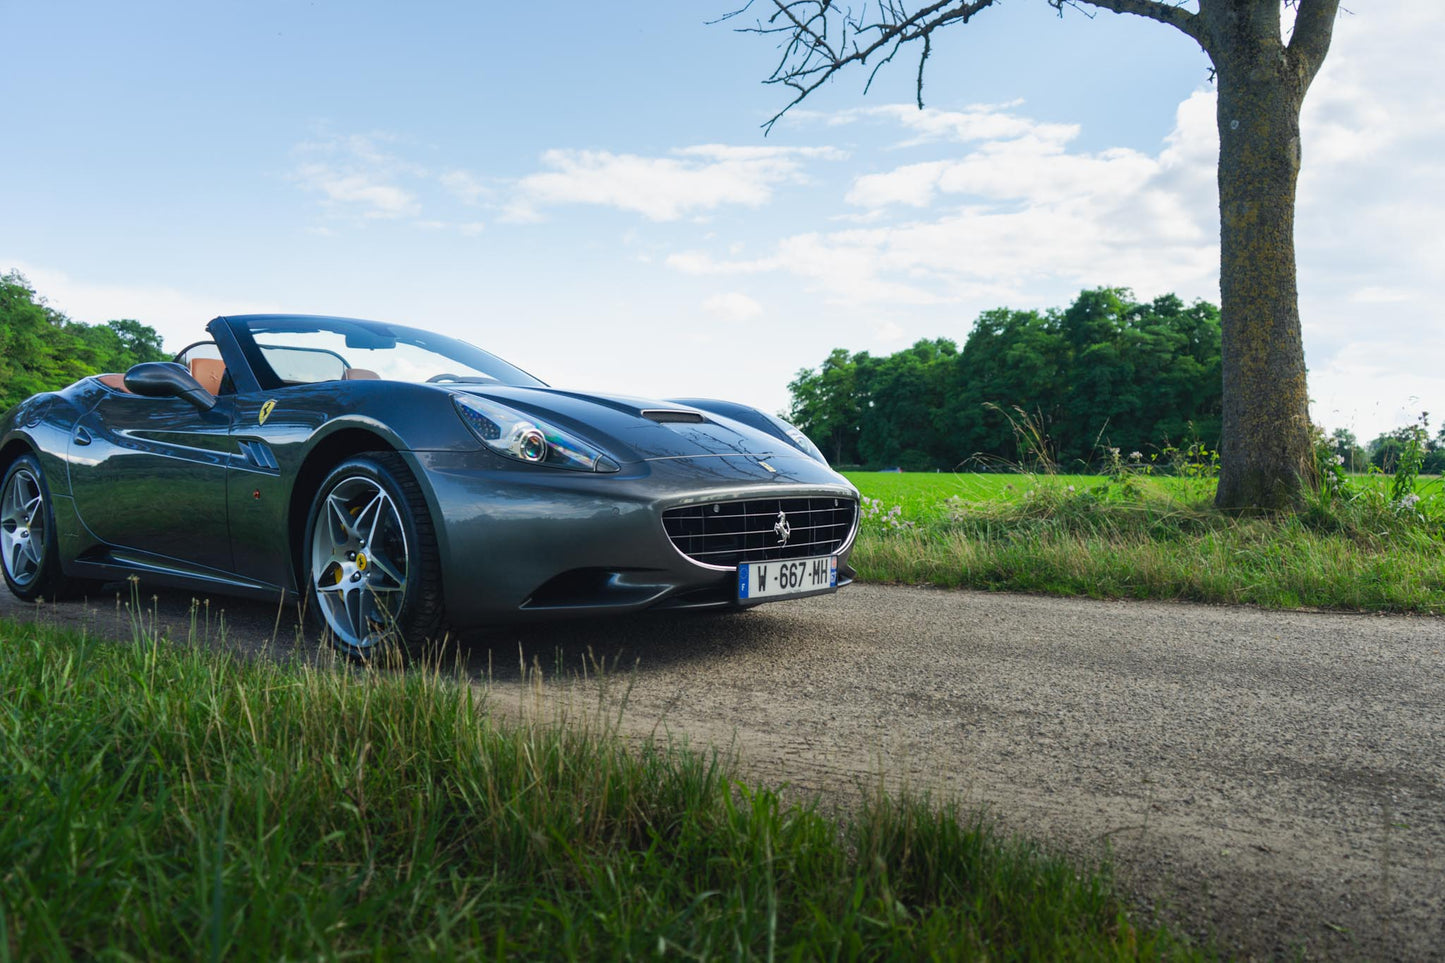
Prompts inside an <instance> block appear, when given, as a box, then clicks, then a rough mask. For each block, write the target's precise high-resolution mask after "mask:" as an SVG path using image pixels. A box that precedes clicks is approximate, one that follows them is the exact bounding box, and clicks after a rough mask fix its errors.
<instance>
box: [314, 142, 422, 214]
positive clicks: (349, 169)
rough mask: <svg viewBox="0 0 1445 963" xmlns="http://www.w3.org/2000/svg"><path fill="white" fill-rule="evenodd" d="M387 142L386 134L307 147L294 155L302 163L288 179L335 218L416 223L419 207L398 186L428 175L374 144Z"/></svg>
mask: <svg viewBox="0 0 1445 963" xmlns="http://www.w3.org/2000/svg"><path fill="white" fill-rule="evenodd" d="M390 140H392V138H391V137H390V136H389V135H386V134H350V135H344V136H328V137H322V138H320V139H317V140H310V141H305V142H303V143H301V144H298V145H297V146H296V148H295V149H294V151H293V153H295V154H297V155H299V156H300V157H302V158H305V159H304V160H303V161H302V162H301V163H299V164H298V165H297V166H296V168H295V170H294V171H293V172H292V178H293V179H294V180H295V181H296V182H297V183H299V184H300V185H301V186H302V187H303V188H305V189H307V190H310V191H314V192H316V193H319V194H321V195H322V197H323V198H324V204H325V205H326V207H327V208H328V209H329V210H330V211H332V212H333V213H337V214H345V215H348V216H355V217H361V218H365V219H395V218H401V217H415V216H416V215H418V214H419V213H420V212H421V204H420V202H419V201H418V200H417V196H416V194H415V193H414V192H413V191H411V190H408V189H407V188H405V187H402V186H400V185H399V184H398V181H400V180H401V179H403V178H417V177H424V176H425V175H426V170H425V169H424V168H422V167H420V166H418V165H416V164H413V163H411V162H409V161H406V160H404V159H402V158H400V157H397V156H395V155H394V154H391V153H388V152H387V151H385V150H383V149H382V148H381V147H380V146H379V144H378V142H379V141H390Z"/></svg>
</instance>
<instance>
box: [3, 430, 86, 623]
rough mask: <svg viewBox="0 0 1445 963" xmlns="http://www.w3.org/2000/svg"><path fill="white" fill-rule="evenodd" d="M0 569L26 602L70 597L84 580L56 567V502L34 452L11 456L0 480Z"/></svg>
mask: <svg viewBox="0 0 1445 963" xmlns="http://www.w3.org/2000/svg"><path fill="white" fill-rule="evenodd" d="M0 569H3V570H4V573H5V584H6V585H7V586H9V588H10V591H11V592H13V593H14V594H15V595H16V597H18V598H21V599H23V600H25V601H26V602H33V601H35V600H36V599H50V600H51V601H55V600H58V599H64V598H69V597H71V596H72V595H74V594H76V591H77V590H78V589H79V587H80V586H81V585H82V584H84V583H81V582H79V581H74V580H71V579H68V578H66V577H65V572H64V571H63V570H62V569H61V567H60V544H59V538H58V537H57V532H56V530H55V507H54V502H53V501H52V499H51V496H50V486H49V485H47V484H46V482H45V472H44V471H43V470H42V469H41V468H40V462H39V461H38V460H36V458H35V456H34V455H29V454H27V455H21V456H20V457H19V458H17V459H15V461H14V462H13V463H12V464H11V465H10V467H9V468H8V469H7V470H6V471H5V480H4V481H3V482H0Z"/></svg>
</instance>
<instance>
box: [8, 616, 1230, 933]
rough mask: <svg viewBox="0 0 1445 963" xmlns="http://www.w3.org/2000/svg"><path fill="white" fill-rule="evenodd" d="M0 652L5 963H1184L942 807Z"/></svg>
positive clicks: (262, 664) (383, 703)
mask: <svg viewBox="0 0 1445 963" xmlns="http://www.w3.org/2000/svg"><path fill="white" fill-rule="evenodd" d="M0 653H3V657H0V813H3V814H4V818H3V819H0V960H65V959H114V960H148V961H152V960H171V959H175V960H197V959H209V960H220V959H223V958H225V959H242V960H275V959H321V960H340V959H354V958H367V959H399V958H406V959H439V960H440V959H445V960H453V959H483V958H485V959H524V960H535V959H547V960H593V959H642V958H676V959H715V958H727V959H769V960H772V959H790V960H821V959H832V960H857V959H938V960H953V959H1001V960H1052V959H1084V960H1095V959H1097V960H1122V959H1128V960H1135V959H1144V960H1153V959H1198V958H1201V957H1200V954H1199V953H1198V952H1197V951H1195V950H1192V949H1190V948H1189V947H1188V946H1187V945H1186V944H1184V943H1183V942H1182V941H1180V940H1178V939H1175V938H1173V937H1171V936H1170V934H1169V933H1168V932H1165V931H1162V930H1159V929H1156V928H1154V927H1152V926H1149V925H1145V924H1141V923H1139V922H1137V921H1134V920H1131V919H1130V917H1129V915H1128V913H1127V912H1126V911H1125V908H1124V904H1123V903H1122V902H1121V900H1120V898H1119V897H1118V895H1117V894H1116V893H1115V890H1114V888H1113V886H1112V884H1111V883H1110V881H1109V877H1108V875H1107V873H1106V872H1105V871H1101V870H1098V869H1095V868H1082V867H1079V866H1077V865H1075V864H1072V863H1069V862H1066V861H1064V860H1061V859H1057V858H1055V857H1052V856H1050V855H1048V854H1047V853H1045V852H1043V851H1042V850H1040V849H1039V848H1038V847H1037V846H1034V845H1032V844H1030V843H1027V842H1024V841H1021V840H1018V839H1014V838H1006V837H1004V836H1001V835H1000V834H998V833H996V832H995V831H993V830H992V829H991V828H990V827H989V825H988V824H986V823H985V822H982V821H981V820H980V819H978V818H976V817H974V816H971V815H969V814H967V813H964V812H961V811H960V810H958V809H956V808H954V807H952V806H948V805H944V806H932V805H930V804H929V803H928V801H927V800H924V799H918V798H911V799H909V798H898V797H888V796H884V795H881V794H880V795H874V796H871V797H869V798H865V799H864V801H863V802H862V805H861V808H859V809H858V810H857V811H856V812H851V813H849V814H848V815H846V816H837V815H832V814H827V813H824V812H822V811H820V809H819V808H818V807H817V806H816V805H813V804H808V803H798V802H790V801H787V800H786V799H785V798H784V797H783V796H781V795H779V793H778V792H776V791H774V790H772V789H769V788H767V787H760V786H756V785H751V784H749V783H747V782H745V781H742V780H740V779H739V777H738V775H737V774H736V773H735V772H734V771H733V770H732V769H731V768H730V767H729V766H728V765H727V764H726V763H725V762H724V761H722V760H721V759H719V758H718V757H717V756H716V755H708V754H699V753H694V752H686V751H682V750H679V749H677V748H675V747H672V746H669V745H666V744H662V743H658V742H647V743H645V744H641V745H636V744H625V743H624V742H623V741H622V740H621V739H620V738H619V737H618V735H617V734H616V732H615V731H614V729H613V728H612V725H613V724H614V723H611V722H609V721H608V720H605V719H604V720H599V719H576V718H572V719H553V720H549V721H543V722H539V723H534V724H504V723H501V722H499V721H497V720H496V719H494V718H493V717H491V716H490V715H489V714H488V712H487V707H486V704H485V701H484V700H482V699H481V698H479V696H478V695H477V692H476V690H475V689H474V688H473V687H472V686H470V685H467V684H466V683H465V681H463V680H458V679H454V678H452V677H450V676H449V675H448V674H447V673H444V672H438V671H435V670H429V669H427V668H425V667H415V666H414V667H412V668H411V669H410V670H408V671H406V672H404V673H393V672H386V671H360V670H356V669H351V668H348V667H345V666H340V667H338V666H320V667H318V666H313V665H282V664H278V663H276V662H273V661H269V660H264V659H261V660H255V661H243V660H240V659H237V658H234V657H228V656H225V655H219V654H217V653H215V652H214V651H211V650H207V649H205V648H202V647H198V646H191V645H186V644H179V645H172V644H170V643H166V642H157V641H155V640H153V639H150V638H146V637H144V635H143V634H139V633H138V637H137V639H136V641H135V642H134V643H130V644H113V643H100V642H96V641H94V640H92V639H87V638H84V637H82V636H79V635H76V634H71V633H67V632H63V631H59V630H56V629H53V628H48V627H41V626H35V625H23V626H22V625H16V624H10V623H5V622H0Z"/></svg>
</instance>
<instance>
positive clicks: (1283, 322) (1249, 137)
mask: <svg viewBox="0 0 1445 963" xmlns="http://www.w3.org/2000/svg"><path fill="white" fill-rule="evenodd" d="M1211 6H1212V7H1213V9H1212V10H1209V7H1211ZM1221 6H1223V7H1224V8H1225V9H1227V10H1228V12H1227V13H1223V12H1220V11H1221ZM1206 9H1207V10H1209V12H1210V13H1214V14H1215V15H1216V16H1217V17H1218V18H1219V19H1214V22H1213V23H1211V24H1210V28H1211V30H1210V32H1211V33H1212V34H1213V35H1214V36H1213V38H1212V39H1213V40H1214V41H1215V42H1214V43H1212V44H1210V48H1211V49H1210V54H1211V57H1212V59H1213V61H1214V66H1215V71H1216V77H1217V82H1218V87H1219V102H1218V103H1219V106H1218V123H1219V220H1220V266H1219V295H1220V315H1221V320H1222V324H1223V333H1224V338H1223V367H1224V402H1223V407H1224V411H1223V416H1224V419H1223V421H1224V423H1223V431H1222V435H1221V443H1220V449H1221V450H1220V453H1219V460H1220V477H1219V489H1218V492H1217V493H1216V495H1215V504H1216V505H1217V506H1219V507H1220V508H1223V509H1235V510H1238V509H1247V508H1256V509H1282V508H1288V507H1291V506H1293V505H1294V504H1296V503H1297V502H1298V501H1299V499H1300V496H1301V494H1302V492H1303V490H1304V488H1305V486H1308V485H1313V484H1314V483H1315V477H1314V476H1315V468H1314V458H1313V454H1312V451H1311V443H1310V422H1309V395H1308V393H1307V391H1306V388H1305V361H1304V341H1303V338H1302V335H1301V332H1300V316H1299V301H1298V296H1297V293H1296V285H1295V252H1294V209H1295V185H1296V181H1297V180H1298V177H1299V168H1300V134H1299V112H1300V105H1301V103H1302V102H1303V100H1304V92H1305V88H1306V87H1307V86H1308V84H1309V79H1310V77H1312V73H1313V72H1312V71H1311V72H1310V73H1309V75H1308V76H1305V75H1302V73H1301V71H1300V70H1299V68H1298V67H1297V66H1295V65H1294V64H1293V62H1292V58H1291V57H1290V56H1289V55H1288V53H1287V51H1286V50H1285V48H1284V46H1283V44H1282V43H1281V40H1280V33H1279V3H1278V0H1264V2H1259V0H1248V2H1243V3H1241V2H1237V0H1236V2H1232V3H1227V4H1225V5H1220V4H1217V3H1216V4H1212V5H1207V6H1206ZM1211 19H1213V18H1211ZM1271 21H1272V22H1271Z"/></svg>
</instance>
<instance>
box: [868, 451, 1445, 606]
mask: <svg viewBox="0 0 1445 963" xmlns="http://www.w3.org/2000/svg"><path fill="white" fill-rule="evenodd" d="M848 478H849V480H850V481H852V482H853V484H855V485H856V486H858V489H859V491H860V492H861V493H862V494H863V496H864V497H865V499H867V501H866V502H865V505H864V512H863V515H864V520H863V528H862V531H861V532H860V534H859V538H858V543H857V546H856V548H855V551H854V555H853V564H854V566H855V567H856V568H857V569H858V571H859V573H860V574H861V576H862V577H863V578H865V579H869V580H875V581H885V582H905V583H928V584H934V585H942V586H956V587H972V588H982V589H996V590H1004V591H1027V592H1044V593H1050V594H1061V595H1083V596H1089V597H1096V598H1156V599H1186V600H1191V601H1202V602H1220V603H1249V604H1257V605H1264V606H1270V607H1277V608H1300V607H1319V608H1334V609H1345V610H1363V611H1400V612H1422V613H1431V614H1440V613H1445V492H1442V483H1441V480H1440V479H1439V478H1438V477H1426V478H1420V479H1417V480H1415V482H1414V486H1413V490H1414V493H1415V494H1414V496H1413V498H1407V499H1405V500H1403V501H1402V500H1395V501H1391V499H1390V488H1391V485H1392V482H1393V480H1392V479H1391V478H1389V477H1388V476H1378V475H1377V476H1362V477H1356V478H1351V479H1349V480H1348V481H1347V483H1346V493H1345V495H1343V496H1341V497H1339V498H1336V499H1333V500H1329V501H1326V500H1324V499H1320V500H1319V501H1317V502H1314V503H1311V504H1309V505H1307V506H1306V507H1305V508H1304V509H1303V510H1302V511H1300V512H1299V513H1297V514H1291V515H1285V516H1278V517H1256V518H1241V517H1236V516H1231V515H1226V514H1224V513H1221V512H1218V511H1216V510H1215V509H1214V508H1213V506H1212V504H1211V499H1212V497H1213V489H1214V482H1213V481H1212V480H1211V479H1209V478H1188V477H1177V476H1148V475H1144V474H1140V473H1136V474H1129V473H1124V474H1123V475H1121V476H1118V477H1112V478H1111V477H1109V476H1099V475H1029V474H951V473H937V474H929V473H911V474H910V473H876V472H874V473H870V472H854V473H849V474H848Z"/></svg>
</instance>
